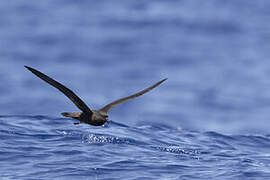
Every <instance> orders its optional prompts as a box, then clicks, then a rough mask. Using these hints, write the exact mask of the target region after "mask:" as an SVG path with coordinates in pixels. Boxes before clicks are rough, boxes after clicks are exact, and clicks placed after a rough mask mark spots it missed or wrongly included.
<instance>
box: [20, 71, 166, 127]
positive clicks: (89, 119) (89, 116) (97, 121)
mask: <svg viewBox="0 0 270 180" xmlns="http://www.w3.org/2000/svg"><path fill="white" fill-rule="evenodd" d="M25 67H26V68H27V69H28V70H29V71H31V72H32V73H33V74H35V75H36V76H38V77H39V78H41V79H42V80H44V81H45V82H47V83H48V84H50V85H52V86H53V87H55V88H56V89H58V90H59V91H61V92H62V93H64V94H65V95H66V96H67V97H68V98H69V99H70V100H71V101H72V102H73V103H74V104H75V105H76V106H77V107H78V108H79V109H80V110H81V111H82V112H75V113H70V112H63V113H61V114H62V115H63V116H65V117H71V118H74V119H77V120H79V122H78V123H74V124H80V123H86V124H90V125H93V126H101V125H103V124H104V123H106V122H107V121H108V112H109V111H110V110H111V109H112V108H113V107H115V106H116V105H118V104H120V103H122V102H125V101H127V100H130V99H133V98H135V97H138V96H141V95H143V94H144V93H146V92H148V91H150V90H151V89H153V88H155V87H157V86H158V85H160V84H161V83H163V82H164V81H165V80H167V78H165V79H162V80H161V81H159V82H157V83H155V84H154V85H152V86H150V87H148V88H146V89H144V90H142V91H140V92H138V93H135V94H133V95H130V96H127V97H124V98H121V99H118V100H116V101H113V102H111V103H109V104H107V105H106V106H104V107H103V108H101V109H99V110H91V109H90V108H89V107H88V106H87V105H86V104H85V103H84V102H83V101H82V100H81V99H80V98H79V97H78V96H77V95H76V94H75V93H74V92H73V91H71V90H70V89H68V88H67V87H65V86H64V85H62V84H61V83H59V82H57V81H55V80H54V79H52V78H50V77H49V76H47V75H45V74H43V73H41V72H40V71H38V70H36V69H34V68H31V67H29V66H25Z"/></svg>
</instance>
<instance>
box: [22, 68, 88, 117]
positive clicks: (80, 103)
mask: <svg viewBox="0 0 270 180" xmlns="http://www.w3.org/2000/svg"><path fill="white" fill-rule="evenodd" d="M24 67H26V68H27V69H28V70H29V71H31V72H32V73H33V74H35V75H36V76H37V77H39V78H40V79H42V80H44V81H45V82H47V83H48V84H50V85H52V86H53V87H55V88H56V89H58V90H59V91H61V92H62V93H64V94H65V95H66V96H67V97H68V98H69V99H70V100H71V101H72V102H73V103H74V104H75V105H76V106H77V107H78V108H79V109H80V110H82V111H83V112H85V113H91V114H92V111H91V110H90V109H89V107H88V106H87V105H86V104H85V103H84V102H83V101H82V100H81V99H80V98H79V97H78V96H77V95H76V94H75V93H74V92H72V91H71V90H70V89H68V88H67V87H65V86H64V85H62V84H61V83H59V82H57V81H55V80H54V79H52V78H50V77H48V76H46V75H45V74H43V73H41V72H39V71H38V70H36V69H33V68H31V67H28V66H24Z"/></svg>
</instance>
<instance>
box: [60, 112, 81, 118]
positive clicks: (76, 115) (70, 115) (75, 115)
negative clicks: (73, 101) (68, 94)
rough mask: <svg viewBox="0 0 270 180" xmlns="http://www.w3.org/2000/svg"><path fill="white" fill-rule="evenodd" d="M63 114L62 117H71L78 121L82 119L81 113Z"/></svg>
mask: <svg viewBox="0 0 270 180" xmlns="http://www.w3.org/2000/svg"><path fill="white" fill-rule="evenodd" d="M61 114H62V116H65V117H71V118H74V119H78V118H79V117H80V115H81V113H78V112H76V113H70V112H62V113H61Z"/></svg>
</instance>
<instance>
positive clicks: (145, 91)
mask: <svg viewBox="0 0 270 180" xmlns="http://www.w3.org/2000/svg"><path fill="white" fill-rule="evenodd" d="M166 80H167V78H165V79H162V80H161V81H159V82H157V83H156V84H154V85H152V86H150V87H148V88H146V89H144V90H142V91H140V92H138V93H136V94H133V95H130V96H127V97H124V98H121V99H118V100H116V101H113V102H112V103H110V104H107V105H106V106H104V107H103V108H101V109H100V111H103V112H106V113H108V112H109V110H110V109H112V108H113V107H115V106H116V105H118V104H120V103H122V102H125V101H127V100H130V99H133V98H135V97H138V96H141V95H143V94H144V93H147V92H148V91H150V90H151V89H153V88H155V87H157V86H158V85H160V84H161V83H163V82H164V81H166Z"/></svg>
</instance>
